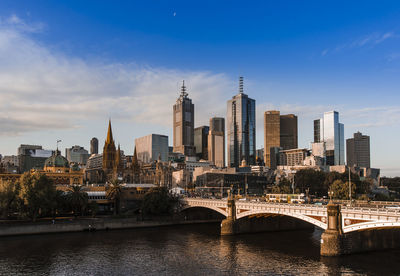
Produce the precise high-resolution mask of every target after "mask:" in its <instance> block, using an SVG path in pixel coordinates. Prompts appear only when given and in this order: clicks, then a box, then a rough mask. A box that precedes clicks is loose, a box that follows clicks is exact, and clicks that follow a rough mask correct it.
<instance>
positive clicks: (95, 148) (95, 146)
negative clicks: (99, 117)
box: [90, 137, 99, 155]
mask: <svg viewBox="0 0 400 276" xmlns="http://www.w3.org/2000/svg"><path fill="white" fill-rule="evenodd" d="M98 153H99V140H98V139H97V138H96V137H93V138H92V139H91V140H90V155H92V154H98Z"/></svg>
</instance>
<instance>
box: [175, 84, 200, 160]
mask: <svg viewBox="0 0 400 276" xmlns="http://www.w3.org/2000/svg"><path fill="white" fill-rule="evenodd" d="M173 123H174V124H173V127H174V129H173V135H174V138H173V139H174V141H173V145H174V152H180V153H182V154H184V155H185V156H194V155H195V148H194V104H193V103H192V100H191V99H190V98H188V93H186V87H185V82H183V85H182V89H181V95H180V96H179V98H178V99H177V100H176V104H175V105H174V107H173Z"/></svg>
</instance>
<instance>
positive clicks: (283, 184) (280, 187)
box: [272, 177, 292, 194]
mask: <svg viewBox="0 0 400 276" xmlns="http://www.w3.org/2000/svg"><path fill="white" fill-rule="evenodd" d="M272 193H273V194H291V193H292V183H290V180H289V179H287V178H285V177H284V178H281V179H280V180H279V184H277V185H274V186H272Z"/></svg>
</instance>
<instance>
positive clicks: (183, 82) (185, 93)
mask: <svg viewBox="0 0 400 276" xmlns="http://www.w3.org/2000/svg"><path fill="white" fill-rule="evenodd" d="M187 96H188V93H187V92H186V86H185V80H183V81H182V87H181V98H186V97H187Z"/></svg>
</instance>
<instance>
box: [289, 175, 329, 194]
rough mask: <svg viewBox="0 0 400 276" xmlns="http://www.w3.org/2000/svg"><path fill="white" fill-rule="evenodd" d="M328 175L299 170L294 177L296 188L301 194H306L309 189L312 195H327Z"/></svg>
mask: <svg viewBox="0 0 400 276" xmlns="http://www.w3.org/2000/svg"><path fill="white" fill-rule="evenodd" d="M325 178H326V174H325V173H324V172H321V171H317V170H314V169H303V170H298V171H297V172H296V174H295V176H294V182H295V187H296V188H298V189H299V190H300V192H301V193H306V191H307V189H309V193H310V194H315V195H320V196H321V195H325V194H326V193H327V191H328V186H327V185H324V183H325Z"/></svg>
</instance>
